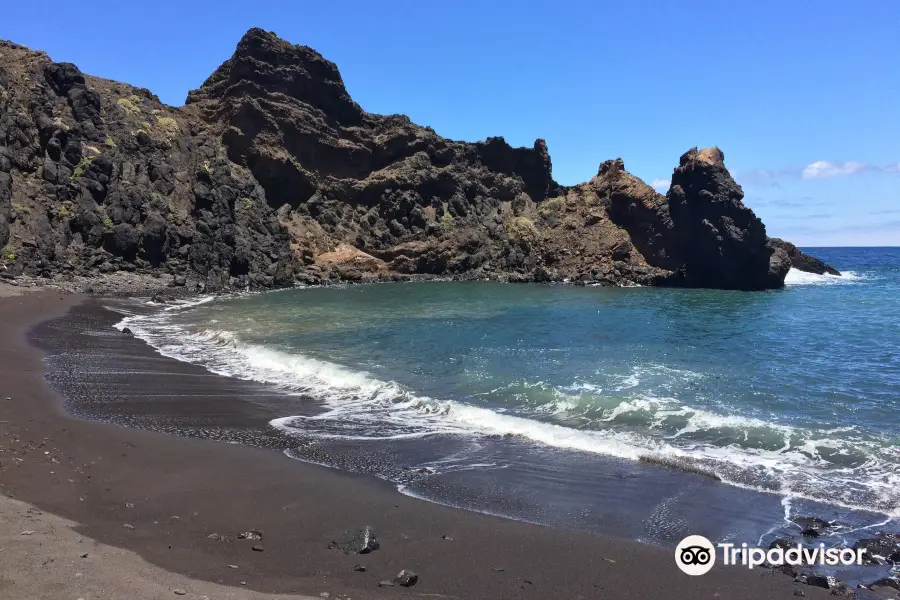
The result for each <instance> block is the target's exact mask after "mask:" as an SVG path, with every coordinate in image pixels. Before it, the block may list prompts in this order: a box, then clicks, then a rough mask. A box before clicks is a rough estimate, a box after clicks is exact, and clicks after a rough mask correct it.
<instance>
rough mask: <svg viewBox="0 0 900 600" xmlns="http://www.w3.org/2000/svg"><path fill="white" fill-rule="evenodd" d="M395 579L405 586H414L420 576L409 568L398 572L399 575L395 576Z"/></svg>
mask: <svg viewBox="0 0 900 600" xmlns="http://www.w3.org/2000/svg"><path fill="white" fill-rule="evenodd" d="M394 581H396V582H397V583H398V584H400V585H402V586H403V587H412V586H414V585H416V583H418V581H419V576H418V575H417V574H416V573H415V572H414V571H409V570H407V569H403V570H402V571H400V572H399V573H397V576H396V577H395V578H394Z"/></svg>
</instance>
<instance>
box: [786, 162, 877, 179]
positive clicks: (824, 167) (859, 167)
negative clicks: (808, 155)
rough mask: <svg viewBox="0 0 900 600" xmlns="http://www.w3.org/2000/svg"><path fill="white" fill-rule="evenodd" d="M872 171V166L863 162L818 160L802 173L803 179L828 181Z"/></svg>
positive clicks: (807, 166) (804, 168)
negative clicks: (832, 178) (833, 178)
mask: <svg viewBox="0 0 900 600" xmlns="http://www.w3.org/2000/svg"><path fill="white" fill-rule="evenodd" d="M870 169H872V167H871V166H870V165H867V164H866V163H861V162H844V163H841V162H832V161H828V160H817V161H815V162H812V163H810V164H808V165H806V166H805V167H803V170H802V171H800V176H801V177H802V178H803V179H828V178H831V177H843V176H845V175H855V174H856V173H862V172H863V171H868V170H870Z"/></svg>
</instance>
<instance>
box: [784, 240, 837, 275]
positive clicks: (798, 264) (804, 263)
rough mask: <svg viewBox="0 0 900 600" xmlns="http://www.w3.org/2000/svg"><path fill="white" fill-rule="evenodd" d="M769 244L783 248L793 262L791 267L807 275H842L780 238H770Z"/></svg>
mask: <svg viewBox="0 0 900 600" xmlns="http://www.w3.org/2000/svg"><path fill="white" fill-rule="evenodd" d="M769 244H771V245H772V246H774V247H776V248H781V249H782V250H783V251H784V253H785V254H787V256H788V258H789V259H790V261H791V266H793V267H794V268H796V269H800V270H801V271H806V272H807V273H815V274H816V275H824V274H826V273H827V274H828V275H840V274H841V272H840V271H838V270H837V269H835V268H834V267H832V266H831V265H828V264H825V263H824V262H823V261H821V260H819V259H818V258H816V257H815V256H810V255H809V254H806V253H804V252H801V251H800V249H799V248H797V246H795V245H793V244H792V243H790V242H786V241H784V240H782V239H779V238H769Z"/></svg>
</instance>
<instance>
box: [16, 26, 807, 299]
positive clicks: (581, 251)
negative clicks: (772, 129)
mask: <svg viewBox="0 0 900 600" xmlns="http://www.w3.org/2000/svg"><path fill="white" fill-rule="evenodd" d="M742 196H743V194H742V192H741V189H740V187H739V186H738V185H737V184H736V183H735V182H734V180H733V179H732V178H731V176H730V175H729V173H728V171H727V169H726V168H725V166H724V159H723V155H722V153H721V152H720V151H719V150H718V149H716V148H711V149H707V150H702V151H699V152H698V151H697V150H696V149H694V150H691V151H689V152H688V153H687V154H685V155H684V156H683V157H682V159H681V164H680V165H679V167H678V168H676V169H675V172H674V175H673V179H672V186H671V188H670V190H669V193H668V195H667V196H662V195H660V194H658V193H656V192H655V191H654V190H653V189H652V188H650V187H649V186H647V185H646V184H645V183H644V182H642V181H641V180H640V179H637V178H636V177H634V176H632V175H631V174H629V173H628V172H627V171H625V169H624V165H623V164H622V162H621V160H618V161H607V162H606V163H604V164H603V165H601V167H600V169H599V172H598V174H597V176H596V177H594V178H593V179H592V180H591V181H588V182H586V183H584V184H581V185H578V186H574V187H571V188H564V187H562V186H560V185H558V184H557V183H556V182H555V181H554V180H553V177H552V172H551V161H550V156H549V153H548V150H547V145H546V144H545V143H544V141H543V140H536V141H535V143H534V146H533V148H513V147H511V146H509V145H508V144H507V143H506V142H505V141H504V140H503V138H499V137H496V138H489V139H488V140H486V141H484V142H477V143H465V142H455V141H451V140H447V139H445V138H442V137H440V136H439V135H437V134H436V133H435V132H434V131H433V130H431V129H430V128H427V127H420V126H417V125H415V124H413V123H411V122H410V120H409V119H408V118H407V117H405V116H402V115H388V116H384V115H374V114H369V113H366V112H365V111H364V110H363V109H362V108H361V107H360V106H359V105H357V104H356V103H355V102H354V101H353V100H352V98H350V96H349V94H348V93H347V91H346V89H345V88H344V85H343V82H342V80H341V76H340V73H339V72H338V69H337V67H336V66H335V65H334V64H333V63H331V62H329V61H327V60H326V59H324V58H323V57H322V56H321V55H319V54H318V53H317V52H315V51H314V50H312V49H310V48H307V47H304V46H294V45H291V44H289V43H288V42H285V41H283V40H281V39H279V38H277V37H276V36H275V35H274V34H272V33H269V32H265V31H262V30H260V29H251V30H250V31H248V32H247V34H246V35H245V36H244V37H243V38H242V39H241V41H240V43H239V44H238V46H237V49H236V51H235V53H234V55H233V56H232V58H230V59H229V60H227V61H226V62H225V63H224V64H223V65H222V66H221V67H219V69H217V70H216V71H215V72H214V73H213V74H212V75H211V76H210V77H209V78H208V79H207V80H206V82H204V83H203V85H202V86H201V87H200V88H199V89H197V90H194V91H192V92H190V94H189V95H188V99H187V103H186V105H185V106H184V107H181V108H172V107H169V106H165V105H163V104H161V103H160V102H159V100H158V99H157V98H156V97H155V96H154V95H153V94H151V93H150V92H149V91H147V90H143V89H137V88H133V87H132V86H129V85H126V84H121V83H116V82H112V81H107V80H103V79H99V78H96V77H90V76H86V75H84V74H82V73H81V72H80V71H79V70H78V68H77V67H75V65H72V64H69V63H54V62H52V61H51V60H50V59H49V57H47V56H46V54H44V53H42V52H34V51H31V50H28V49H27V48H24V47H22V46H17V45H15V44H12V43H8V42H0V246H2V247H3V254H2V256H0V263H2V264H3V265H4V266H5V268H6V270H7V271H6V276H15V275H19V274H25V275H32V276H35V275H43V276H45V277H49V278H53V279H57V280H59V279H62V280H65V279H66V278H72V277H76V276H88V277H90V276H102V275H103V274H106V273H113V272H117V271H131V272H137V273H144V274H148V275H159V274H164V275H165V276H166V277H170V278H171V281H172V282H173V283H174V284H183V283H184V282H186V281H189V280H190V281H192V282H197V283H199V284H202V285H205V286H207V287H210V288H215V289H221V288H226V287H235V286H239V287H245V286H252V287H275V286H284V285H290V284H292V283H294V282H295V281H303V282H308V283H313V282H320V281H323V280H327V279H330V278H343V279H352V280H365V279H370V278H375V277H398V276H399V277H404V276H453V277H468V278H475V277H478V278H493V279H501V280H509V281H551V280H563V279H567V280H577V281H585V282H598V283H602V284H609V285H622V284H628V283H640V284H645V285H682V286H702V287H722V288H735V289H766V288H773V287H779V286H781V285H782V284H783V281H784V276H785V274H786V272H787V270H788V268H789V267H790V264H791V260H794V264H795V266H797V267H798V268H819V266H818V265H815V264H814V263H812V262H810V261H809V260H807V259H809V258H810V257H805V255H803V254H802V253H800V252H799V251H797V250H796V248H794V247H793V246H792V245H790V244H787V243H784V242H781V241H780V240H771V241H770V240H768V239H767V238H766V234H765V227H764V226H763V224H762V223H761V222H760V221H759V219H757V218H756V217H755V215H754V214H753V212H752V211H751V210H750V209H748V208H746V207H744V206H743V204H742V203H741V199H742ZM812 260H814V259H812Z"/></svg>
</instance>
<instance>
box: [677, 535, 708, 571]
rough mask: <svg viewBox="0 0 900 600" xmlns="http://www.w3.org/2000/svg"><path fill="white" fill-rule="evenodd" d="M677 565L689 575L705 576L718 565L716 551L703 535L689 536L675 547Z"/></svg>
mask: <svg viewBox="0 0 900 600" xmlns="http://www.w3.org/2000/svg"><path fill="white" fill-rule="evenodd" d="M675 564H676V565H678V568H679V569H681V570H682V571H683V572H684V573H687V574H688V575H704V574H706V573H708V572H709V570H710V569H712V568H713V565H714V564H716V549H715V547H714V546H713V544H712V542H711V541H709V540H708V539H706V538H705V537H703V536H702V535H689V536H687V537H686V538H684V539H683V540H681V542H680V543H679V544H678V546H676V547H675Z"/></svg>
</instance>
